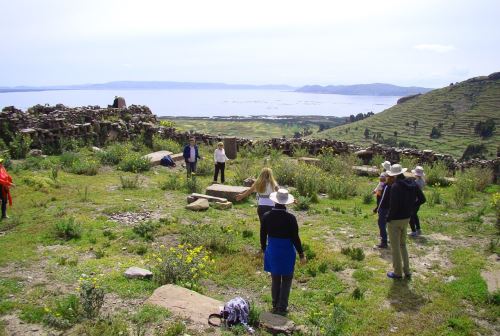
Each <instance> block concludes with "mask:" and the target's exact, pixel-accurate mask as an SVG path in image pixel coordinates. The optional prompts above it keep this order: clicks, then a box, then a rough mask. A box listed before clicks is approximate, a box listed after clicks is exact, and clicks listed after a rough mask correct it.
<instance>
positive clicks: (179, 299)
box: [146, 285, 224, 327]
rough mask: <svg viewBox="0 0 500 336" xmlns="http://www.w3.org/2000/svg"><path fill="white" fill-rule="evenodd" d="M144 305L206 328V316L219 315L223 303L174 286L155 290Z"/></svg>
mask: <svg viewBox="0 0 500 336" xmlns="http://www.w3.org/2000/svg"><path fill="white" fill-rule="evenodd" d="M146 303H149V304H154V305H158V306H160V307H163V308H167V309H168V310H169V311H171V312H172V314H173V315H175V316H178V317H181V318H183V319H189V320H191V321H192V322H193V323H194V324H196V325H198V326H204V327H207V326H208V316H209V315H210V314H214V313H219V312H220V310H221V308H222V307H223V306H224V302H222V301H218V300H215V299H212V298H210V297H208V296H205V295H201V294H199V293H196V292H193V291H191V290H189V289H186V288H183V287H179V286H176V285H165V286H161V287H159V288H157V289H156V290H155V291H154V292H153V295H151V297H150V298H149V299H147V300H146Z"/></svg>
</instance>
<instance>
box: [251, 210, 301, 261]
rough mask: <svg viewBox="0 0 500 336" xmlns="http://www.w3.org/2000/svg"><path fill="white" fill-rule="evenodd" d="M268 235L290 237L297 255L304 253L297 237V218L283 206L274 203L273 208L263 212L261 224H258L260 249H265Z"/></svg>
mask: <svg viewBox="0 0 500 336" xmlns="http://www.w3.org/2000/svg"><path fill="white" fill-rule="evenodd" d="M268 236H269V237H274V238H290V239H291V240H292V242H293V246H294V247H295V249H296V250H297V252H298V253H299V256H300V257H302V256H303V255H304V250H303V249H302V243H301V241H300V237H299V225H298V224H297V219H296V218H295V216H294V215H292V214H291V213H289V212H287V211H286V208H285V206H283V205H280V204H276V206H275V207H274V208H273V210H271V211H269V212H266V213H265V214H264V217H263V218H262V225H261V226H260V247H261V248H262V251H265V250H266V246H267V237H268Z"/></svg>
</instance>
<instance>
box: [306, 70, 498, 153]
mask: <svg viewBox="0 0 500 336" xmlns="http://www.w3.org/2000/svg"><path fill="white" fill-rule="evenodd" d="M487 125H490V127H491V126H492V127H491V133H490V134H489V135H488V136H484V134H483V133H482V132H481V129H483V130H484V128H486V126H487ZM499 125H500V72H497V73H493V74H491V75H489V76H481V77H475V78H471V79H468V80H466V81H463V82H460V83H456V84H453V85H450V86H446V87H444V88H441V89H436V90H433V91H431V92H428V93H425V94H421V95H414V96H413V97H405V99H400V100H399V101H398V104H397V105H395V106H393V107H391V108H388V109H387V110H384V111H382V112H380V113H377V114H375V115H374V116H371V117H369V118H365V119H363V120H360V121H356V122H352V123H348V124H345V125H342V126H338V127H333V128H330V129H328V130H325V131H323V132H318V133H315V134H313V135H312V137H315V138H328V139H336V140H342V141H347V142H350V143H355V144H358V145H361V146H368V145H370V144H373V143H383V144H387V145H393V146H400V147H410V146H415V147H417V148H419V149H433V150H435V151H437V152H440V153H446V154H452V155H453V156H455V157H456V158H460V157H462V155H463V154H464V151H465V149H466V147H467V146H468V145H475V146H476V147H477V148H478V149H480V148H483V155H484V156H485V157H487V158H495V157H496V156H497V150H500V148H499V144H500V127H499Z"/></svg>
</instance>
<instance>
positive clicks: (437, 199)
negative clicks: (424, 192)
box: [427, 184, 443, 206]
mask: <svg viewBox="0 0 500 336" xmlns="http://www.w3.org/2000/svg"><path fill="white" fill-rule="evenodd" d="M436 187H439V184H437V185H436ZM427 201H428V203H429V206H434V205H436V204H441V203H442V202H443V198H442V196H441V193H440V192H439V190H438V189H436V188H434V189H432V190H431V191H430V193H429V194H428V196H427Z"/></svg>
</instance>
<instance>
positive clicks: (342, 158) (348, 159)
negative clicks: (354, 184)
mask: <svg viewBox="0 0 500 336" xmlns="http://www.w3.org/2000/svg"><path fill="white" fill-rule="evenodd" d="M323 151H324V153H323V154H322V155H321V156H320V162H319V167H320V168H321V169H322V170H324V171H327V172H329V173H331V174H334V175H336V176H343V177H345V176H352V175H353V170H352V166H356V165H360V164H361V162H360V160H359V158H358V157H356V156H355V155H334V154H333V153H332V152H331V151H330V150H328V149H324V150H323Z"/></svg>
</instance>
